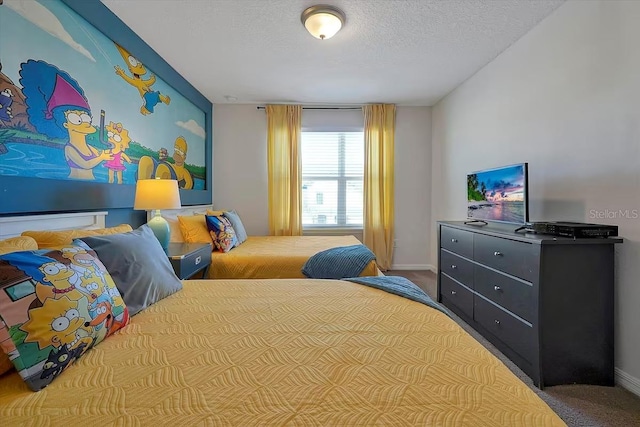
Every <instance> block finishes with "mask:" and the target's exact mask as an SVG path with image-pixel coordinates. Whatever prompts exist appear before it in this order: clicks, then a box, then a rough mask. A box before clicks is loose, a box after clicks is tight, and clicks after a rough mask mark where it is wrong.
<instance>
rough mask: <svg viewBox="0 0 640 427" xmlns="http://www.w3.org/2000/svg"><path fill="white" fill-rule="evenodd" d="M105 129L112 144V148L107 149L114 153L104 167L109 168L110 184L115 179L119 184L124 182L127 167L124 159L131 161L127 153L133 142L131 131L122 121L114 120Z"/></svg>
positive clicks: (108, 151)
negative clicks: (123, 125) (124, 172)
mask: <svg viewBox="0 0 640 427" xmlns="http://www.w3.org/2000/svg"><path fill="white" fill-rule="evenodd" d="M105 129H106V130H107V138H108V141H109V145H111V149H109V150H105V151H106V152H107V153H110V154H112V155H113V158H112V159H111V160H109V161H107V162H105V163H104V167H105V168H107V169H109V183H110V184H112V183H113V182H115V181H117V183H118V184H122V171H124V170H125V169H126V168H125V166H124V163H123V162H122V161H123V160H124V161H126V162H128V163H131V159H130V158H129V156H127V154H126V153H125V150H126V149H127V148H129V143H130V142H131V138H130V137H129V131H128V130H127V129H125V128H123V127H122V123H113V122H109V124H108V125H106V126H105Z"/></svg>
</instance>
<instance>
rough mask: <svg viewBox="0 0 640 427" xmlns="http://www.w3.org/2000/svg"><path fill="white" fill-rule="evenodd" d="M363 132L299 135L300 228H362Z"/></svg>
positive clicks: (303, 133) (306, 133) (304, 133)
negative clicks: (300, 139)
mask: <svg viewBox="0 0 640 427" xmlns="http://www.w3.org/2000/svg"><path fill="white" fill-rule="evenodd" d="M363 174H364V133H363V132H302V226H303V228H312V227H362V208H363V196H362V194H363V193H362V177H363Z"/></svg>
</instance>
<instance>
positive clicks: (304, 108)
mask: <svg viewBox="0 0 640 427" xmlns="http://www.w3.org/2000/svg"><path fill="white" fill-rule="evenodd" d="M256 108H257V109H258V110H264V109H265V108H266V107H262V106H257V107H256ZM302 109H303V110H361V109H362V107H302Z"/></svg>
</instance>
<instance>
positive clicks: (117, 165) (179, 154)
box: [0, 0, 207, 190]
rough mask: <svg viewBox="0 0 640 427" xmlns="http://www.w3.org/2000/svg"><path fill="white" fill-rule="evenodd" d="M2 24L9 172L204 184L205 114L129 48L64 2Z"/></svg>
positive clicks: (1, 140) (10, 16) (2, 147)
mask: <svg viewBox="0 0 640 427" xmlns="http://www.w3.org/2000/svg"><path fill="white" fill-rule="evenodd" d="M0 22H1V23H2V25H1V27H0V175H8V176H18V177H30V178H42V179H57V180H60V179H64V180H82V181H94V182H103V183H105V184H110V185H134V184H135V182H136V180H137V179H141V178H154V177H159V178H164V179H176V180H178V182H179V185H180V187H181V188H184V189H196V190H203V189H204V187H205V182H206V173H207V171H206V164H207V162H206V159H205V152H206V147H205V144H206V140H207V138H206V131H205V113H204V112H203V111H202V110H201V109H200V108H198V107H197V106H196V105H194V104H193V103H191V102H190V101H189V100H188V99H186V98H185V97H184V96H182V95H181V94H180V93H179V92H177V91H176V90H175V89H174V88H173V87H172V86H170V85H169V84H167V83H166V82H165V81H163V80H162V79H161V78H159V77H157V76H156V75H155V74H154V73H153V71H152V70H150V69H148V68H147V67H146V66H145V65H144V64H143V63H141V62H140V61H139V60H138V59H137V58H136V57H135V56H133V55H132V54H131V53H130V52H129V51H127V49H126V47H125V46H120V45H118V44H116V43H115V42H113V41H112V40H110V39H109V38H107V37H106V36H105V35H104V34H102V33H101V32H99V31H98V30H97V29H96V28H94V27H93V26H92V25H91V24H89V23H88V22H86V21H85V20H84V19H83V18H82V17H81V16H79V15H78V14H76V13H75V12H74V11H73V10H72V9H70V8H69V7H68V6H66V5H65V4H64V3H62V2H60V1H46V2H38V1H35V0H30V1H29V0H26V1H17V0H5V1H4V2H2V3H0ZM187 153H188V156H187Z"/></svg>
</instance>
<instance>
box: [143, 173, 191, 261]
mask: <svg viewBox="0 0 640 427" xmlns="http://www.w3.org/2000/svg"><path fill="white" fill-rule="evenodd" d="M181 207H182V205H181V204H180V191H179V190H178V181H176V180H175V179H159V178H156V179H139V180H138V182H137V183H136V198H135V201H134V202H133V209H136V210H145V211H152V210H153V211H155V214H154V215H153V217H152V218H151V219H150V220H149V222H147V225H148V226H149V227H150V228H151V230H152V231H153V234H155V236H156V238H157V239H158V241H159V242H160V245H162V248H163V249H164V250H165V251H166V250H167V247H168V246H169V236H170V231H169V223H168V222H167V220H166V219H164V218H163V217H162V215H160V210H161V209H180V208H181Z"/></svg>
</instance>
